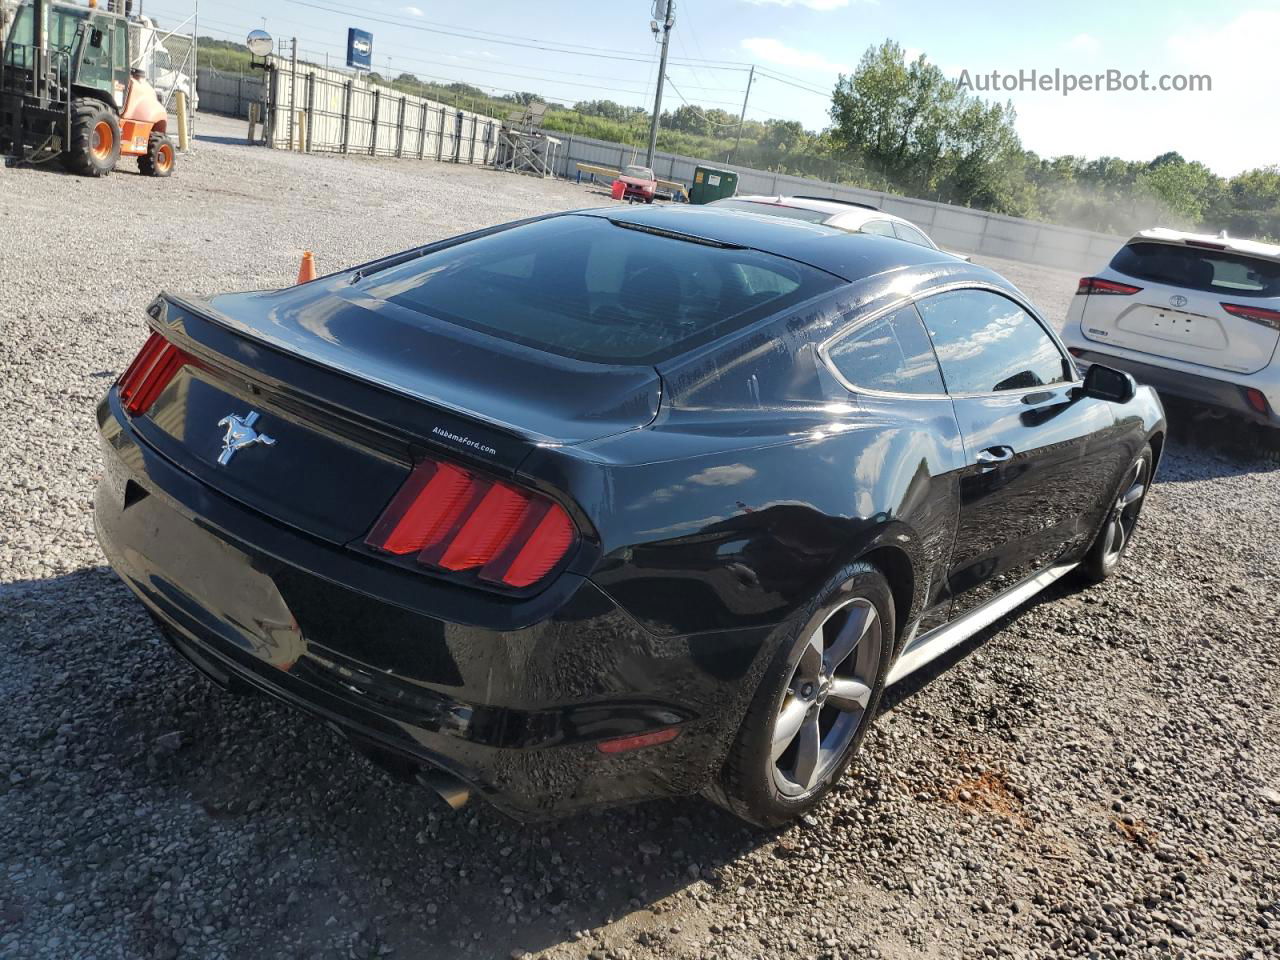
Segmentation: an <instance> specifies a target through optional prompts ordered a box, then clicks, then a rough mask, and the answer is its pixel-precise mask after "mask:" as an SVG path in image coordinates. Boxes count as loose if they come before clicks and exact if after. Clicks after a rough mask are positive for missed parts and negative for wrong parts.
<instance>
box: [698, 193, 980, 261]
mask: <svg viewBox="0 0 1280 960" xmlns="http://www.w3.org/2000/svg"><path fill="white" fill-rule="evenodd" d="M708 206H712V207H719V208H720V209H722V210H723V209H726V208H727V209H730V210H742V211H744V212H746V213H757V214H763V215H765V216H772V217H787V218H789V219H791V220H804V221H806V222H808V223H820V224H822V225H823V226H827V227H835V228H836V229H838V230H848V231H849V232H850V233H872V234H875V235H877V236H881V237H895V238H896V239H898V240H905V241H907V243H914V244H916V245H917V246H920V247H928V248H929V249H930V250H937V249H938V245H937V244H936V243H934V242H933V241H932V240H931V239H929V236H928V235H927V234H926V233H925V232H924V231H923V230H921V229H920V228H919V227H917V226H915V225H914V224H912V223H910V222H909V221H907V220H904V219H902V217H895V216H894V215H893V214H891V213H885V212H884V211H883V210H879V209H877V208H876V207H873V206H871V205H870V204H867V203H857V202H856V201H853V200H832V199H831V198H829V197H725V198H724V199H723V200H715V201H712V202H711V203H710V204H708ZM944 252H945V251H944ZM951 256H953V257H959V258H960V259H961V260H968V259H969V258H968V257H965V256H961V255H960V254H955V253H953V254H951Z"/></svg>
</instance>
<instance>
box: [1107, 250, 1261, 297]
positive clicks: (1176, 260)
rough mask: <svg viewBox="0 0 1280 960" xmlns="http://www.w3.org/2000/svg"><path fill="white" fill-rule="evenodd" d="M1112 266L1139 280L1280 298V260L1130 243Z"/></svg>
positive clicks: (1211, 291)
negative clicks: (1278, 261) (1279, 261)
mask: <svg viewBox="0 0 1280 960" xmlns="http://www.w3.org/2000/svg"><path fill="white" fill-rule="evenodd" d="M1111 269H1112V270H1118V271H1119V272H1120V273H1123V274H1124V275H1125V276H1129V277H1133V278H1135V279H1137V280H1150V281H1152V282H1154V283H1167V284H1170V285H1172V286H1175V287H1190V288H1191V289H1192V290H1205V291H1207V292H1210V293H1220V294H1226V295H1229V296H1233V297H1280V263H1276V262H1274V261H1271V260H1261V259H1258V258H1257V257H1249V256H1245V255H1244V254H1239V253H1228V252H1227V251H1225V250H1209V249H1205V248H1202V247H1184V246H1182V245H1181V244H1173V243H1130V244H1127V245H1125V246H1123V247H1121V248H1120V251H1119V252H1118V253H1117V254H1116V255H1115V256H1114V257H1113V258H1112V259H1111Z"/></svg>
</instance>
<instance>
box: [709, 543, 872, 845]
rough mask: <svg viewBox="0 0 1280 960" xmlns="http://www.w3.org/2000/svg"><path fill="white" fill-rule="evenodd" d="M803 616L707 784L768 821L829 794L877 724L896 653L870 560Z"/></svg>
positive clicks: (724, 800)
mask: <svg viewBox="0 0 1280 960" xmlns="http://www.w3.org/2000/svg"><path fill="white" fill-rule="evenodd" d="M797 622H798V624H799V626H798V627H796V628H793V629H792V631H791V632H790V634H789V635H788V638H787V640H786V642H784V643H783V644H782V645H781V647H780V648H779V650H778V652H777V655H776V656H775V657H774V660H773V662H772V664H770V666H769V669H768V671H767V672H766V673H765V676H764V677H763V679H762V680H761V682H760V687H759V689H758V690H757V692H756V696H755V699H754V700H753V701H752V703H751V706H750V708H749V709H748V711H747V716H746V719H745V720H744V721H743V724H742V728H741V730H739V732H738V737H737V740H735V741H734V744H733V746H732V747H731V748H730V751H729V756H728V758H727V759H726V761H725V765H724V769H723V770H722V772H721V775H720V779H719V781H718V782H717V783H716V784H715V785H713V786H712V788H711V789H710V790H708V796H709V797H710V799H711V800H713V801H714V802H716V803H718V804H719V805H720V806H723V807H724V808H725V809H727V810H729V811H730V812H731V813H733V814H736V815H737V816H739V817H741V818H742V819H744V820H747V821H749V822H751V823H754V824H758V825H759V826H762V827H776V826H781V825H782V824H784V823H786V822H788V821H789V820H793V819H795V818H796V817H799V816H802V815H803V814H805V813H807V812H808V811H809V810H811V809H813V807H815V806H816V805H817V804H818V803H819V802H821V800H822V799H823V798H824V797H825V796H826V795H827V794H828V793H829V792H830V790H831V788H832V786H833V785H834V784H835V782H836V781H837V780H838V779H839V778H840V775H841V774H842V773H844V771H845V768H846V767H848V765H849V762H850V760H852V758H853V756H854V754H855V753H856V752H857V750H858V747H859V746H860V745H861V743H862V739H863V737H864V736H866V732H867V729H868V727H869V726H870V725H871V718H872V717H873V716H874V715H875V711H876V707H877V705H878V704H879V702H880V695H881V694H882V693H883V692H884V681H885V676H886V675H887V673H888V670H889V662H890V660H891V658H892V653H893V645H894V643H893V638H894V610H893V595H892V594H891V592H890V590H889V584H888V583H887V582H886V581H885V578H884V576H883V575H882V574H881V573H880V571H878V570H877V569H876V568H875V567H873V566H871V565H870V564H867V563H855V564H852V565H851V566H849V567H846V568H845V569H844V570H842V571H841V572H840V573H839V574H838V575H837V576H836V577H834V578H833V579H832V580H831V582H829V583H828V584H827V586H826V588H825V590H824V591H823V592H822V593H821V594H820V595H819V599H818V601H816V602H815V603H814V604H813V605H812V606H811V608H810V614H809V616H808V617H805V618H803V619H801V620H798V621H797Z"/></svg>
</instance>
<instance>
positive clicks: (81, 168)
mask: <svg viewBox="0 0 1280 960" xmlns="http://www.w3.org/2000/svg"><path fill="white" fill-rule="evenodd" d="M119 159H120V122H119V121H118V120H117V119H116V115H115V112H114V111H113V110H111V109H110V108H108V107H107V105H106V104H105V103H103V102H102V101H101V100H94V99H93V98H92V97H83V98H81V99H79V100H76V101H73V102H72V104H71V140H70V142H69V143H68V144H67V149H66V151H65V152H64V153H63V154H62V161H63V163H64V164H65V165H66V168H67V169H68V170H70V171H71V172H72V173H78V174H80V175H81V176H85V177H105V176H107V175H108V174H109V173H111V171H112V170H114V169H115V165H116V161H117V160H119Z"/></svg>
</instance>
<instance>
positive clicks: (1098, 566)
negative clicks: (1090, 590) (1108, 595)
mask: <svg viewBox="0 0 1280 960" xmlns="http://www.w3.org/2000/svg"><path fill="white" fill-rule="evenodd" d="M1154 461H1155V458H1154V456H1153V455H1152V453H1151V447H1150V445H1148V446H1146V447H1144V448H1143V450H1142V453H1140V454H1138V459H1137V460H1135V461H1134V462H1133V463H1132V464H1131V465H1130V467H1129V469H1128V470H1126V471H1125V474H1124V480H1123V481H1122V482H1121V484H1120V492H1119V493H1118V494H1117V495H1116V500H1115V503H1113V504H1112V505H1111V510H1110V512H1109V513H1108V514H1107V519H1106V521H1105V522H1104V523H1103V524H1102V529H1101V530H1099V531H1098V536H1097V539H1096V540H1094V542H1093V546H1092V547H1090V548H1089V553H1088V555H1086V556H1085V558H1084V562H1083V563H1081V564H1080V570H1081V575H1082V576H1083V577H1084V579H1085V580H1087V581H1088V582H1091V583H1101V582H1102V581H1103V580H1105V579H1107V577H1109V576H1111V574H1113V573H1115V572H1116V568H1117V567H1118V566H1119V565H1120V558H1121V557H1122V556H1124V552H1125V550H1127V549H1128V548H1129V543H1130V541H1132V540H1133V534H1134V532H1135V530H1136V529H1137V527H1138V516H1139V515H1140V514H1141V513H1142V504H1143V503H1144V502H1145V501H1146V499H1147V490H1148V489H1149V488H1150V486H1151V473H1152V465H1153V464H1154Z"/></svg>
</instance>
